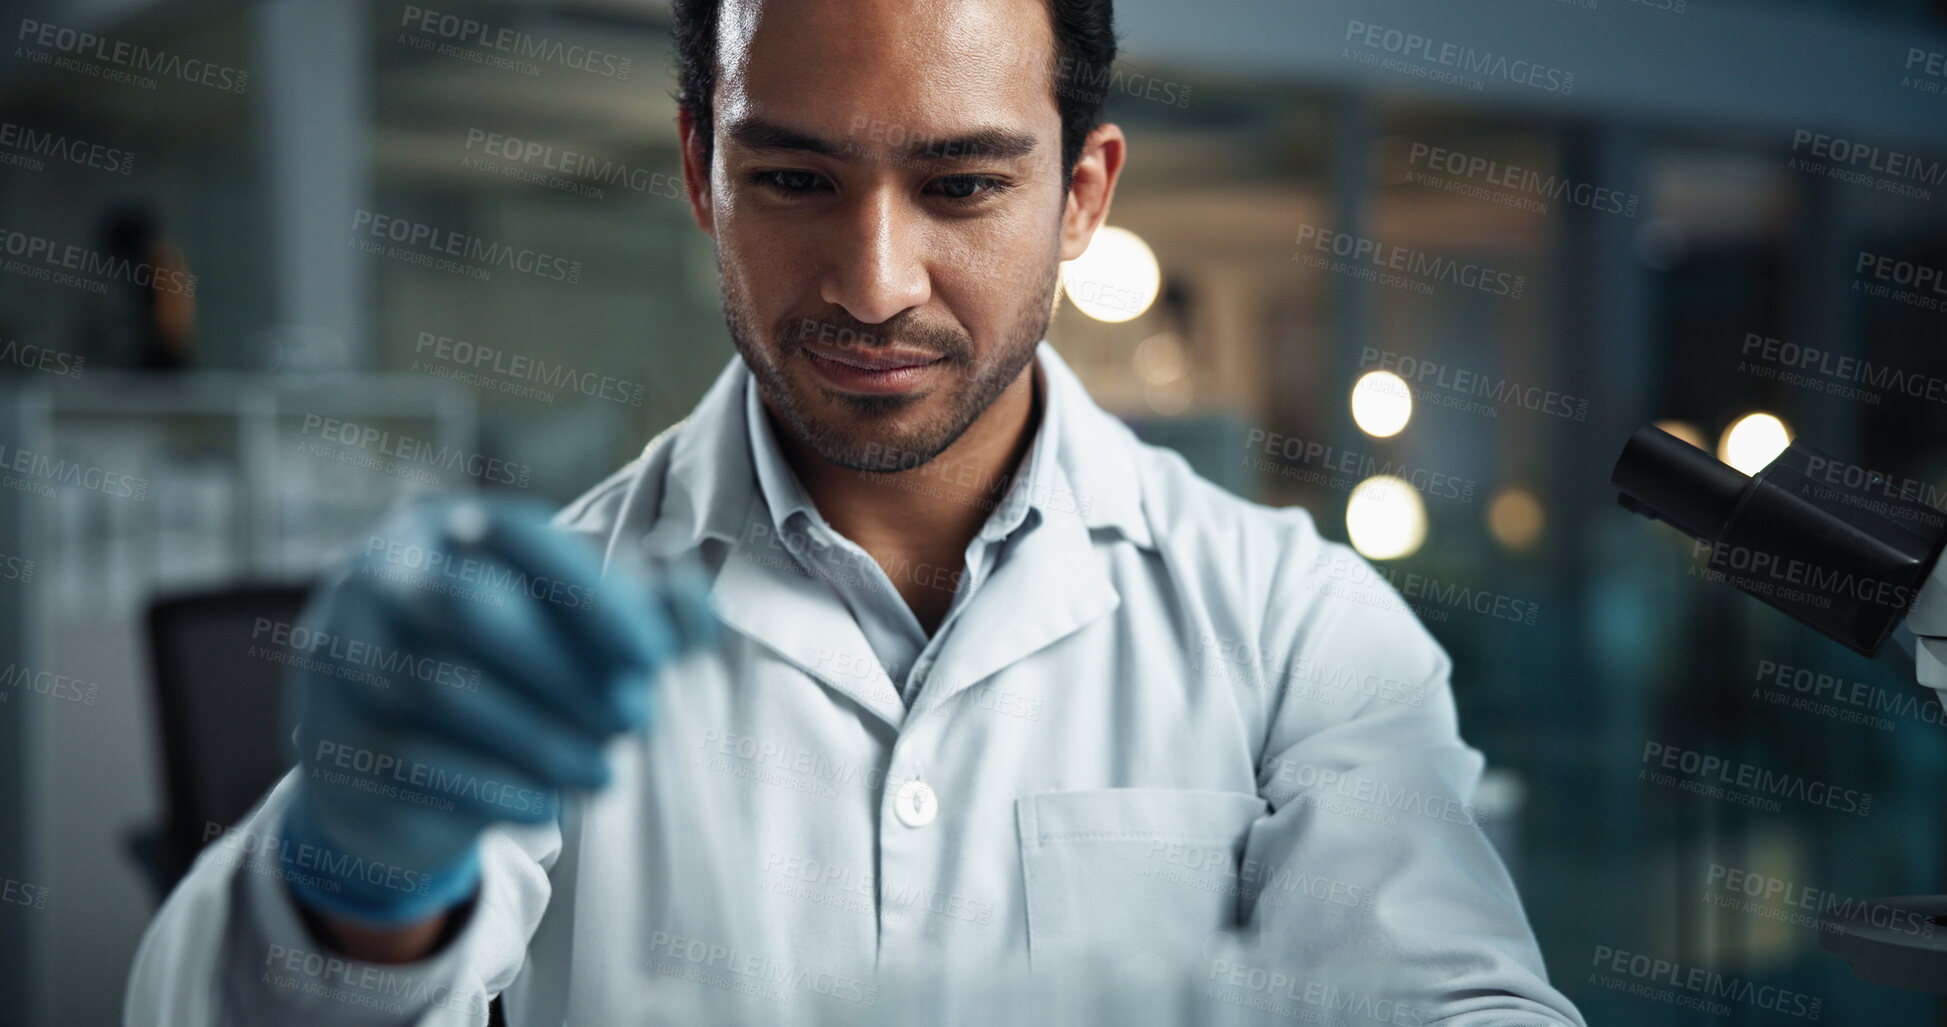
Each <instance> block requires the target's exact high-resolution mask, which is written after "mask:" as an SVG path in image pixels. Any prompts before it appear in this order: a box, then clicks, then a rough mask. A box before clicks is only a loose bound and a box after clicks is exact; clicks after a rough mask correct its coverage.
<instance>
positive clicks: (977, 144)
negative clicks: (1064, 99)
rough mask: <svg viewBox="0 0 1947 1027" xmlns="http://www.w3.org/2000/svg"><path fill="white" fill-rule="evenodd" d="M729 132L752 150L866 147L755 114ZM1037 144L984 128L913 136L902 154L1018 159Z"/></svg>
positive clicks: (830, 151)
mask: <svg viewBox="0 0 1947 1027" xmlns="http://www.w3.org/2000/svg"><path fill="white" fill-rule="evenodd" d="M727 134H728V135H729V136H730V140H731V141H732V142H734V143H736V144H737V145H739V146H742V147H744V148H745V149H748V150H795V151H798V152H801V153H812V154H817V155H818V156H820V157H830V158H832V159H834V160H853V159H856V158H857V157H858V155H859V152H860V151H861V150H862V147H861V146H859V145H858V144H856V143H835V142H831V141H829V140H825V139H820V138H818V137H817V136H814V135H809V134H807V133H804V132H800V131H798V130H796V129H793V128H786V127H785V126H783V125H780V124H777V123H776V122H771V121H765V120H763V119H762V118H754V117H752V118H742V119H739V120H738V121H736V122H735V123H733V124H732V125H731V126H730V128H729V130H728V133H727ZM1036 145H1037V141H1036V139H1035V138H1034V136H1032V135H1029V134H1027V133H1026V132H1014V131H1010V130H1008V129H1004V128H983V129H977V130H975V131H973V132H968V133H966V134H964V135H958V136H954V137H952V138H949V139H909V140H908V141H907V143H906V148H905V151H904V152H903V153H902V154H900V157H901V159H903V160H906V161H951V160H967V159H969V158H973V159H984V160H1018V159H1020V158H1022V157H1026V156H1028V155H1029V154H1031V153H1033V152H1034V150H1035V146H1036Z"/></svg>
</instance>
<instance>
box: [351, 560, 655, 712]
mask: <svg viewBox="0 0 1947 1027" xmlns="http://www.w3.org/2000/svg"><path fill="white" fill-rule="evenodd" d="M542 530H552V529H545V528H543V529H542ZM442 552H443V553H444V554H445V555H446V556H447V557H449V558H450V557H453V556H457V555H459V554H466V556H465V558H466V559H468V560H472V561H474V563H473V564H472V565H470V568H473V570H472V572H471V576H472V577H474V578H475V579H477V580H481V581H484V582H494V581H515V580H518V579H516V577H515V575H516V574H519V573H522V572H520V571H518V570H517V569H515V568H513V567H511V566H510V565H508V564H506V563H503V562H501V560H500V558H499V555H498V554H497V553H495V552H492V551H486V550H481V551H471V550H469V549H466V548H461V547H458V546H455V547H452V548H448V549H443V550H442ZM583 555H584V556H585V555H586V554H583ZM480 568H484V569H480ZM437 584H438V582H437V581H432V580H428V579H425V578H411V577H409V578H406V579H404V580H401V579H400V578H399V577H397V576H386V577H379V576H368V577H367V578H366V579H364V580H363V581H361V582H359V583H357V584H356V585H354V586H353V589H354V590H355V598H345V597H343V596H340V597H339V599H338V600H337V602H338V604H339V606H340V607H341V609H340V610H338V611H335V613H334V616H335V618H336V621H337V624H338V630H340V631H341V632H344V633H347V634H352V633H358V634H362V635H365V636H368V637H372V638H375V639H379V638H383V639H391V640H392V641H394V642H395V643H396V645H395V648H396V649H397V650H399V651H401V652H405V653H413V654H418V655H422V656H423V655H430V654H432V653H435V652H437V653H439V654H441V655H447V654H450V655H451V656H452V657H453V659H454V662H455V663H457V664H460V665H462V666H464V667H466V668H468V669H469V670H473V671H478V672H479V676H480V678H481V679H482V682H483V683H484V682H485V680H486V679H488V678H493V679H495V680H496V681H497V682H499V683H500V684H501V686H502V687H503V688H505V689H508V690H516V691H520V692H523V693H525V694H526V695H528V696H529V697H531V698H532V699H533V700H535V701H537V702H539V703H541V704H544V705H546V706H548V707H549V708H551V709H553V710H555V711H556V712H557V713H558V714H559V715H561V716H564V717H566V718H568V719H569V720H571V721H572V722H574V723H576V724H578V725H580V726H582V727H583V728H585V729H586V730H588V731H591V732H602V733H606V734H615V733H619V732H622V731H627V730H629V729H631V728H633V727H635V726H636V725H637V724H639V723H640V722H641V720H642V717H643V713H644V707H645V705H646V700H645V699H644V697H642V696H640V695H636V694H633V691H632V690H631V689H626V688H617V687H615V686H616V682H615V678H616V676H617V671H618V670H620V669H622V668H619V667H614V666H610V667H592V666H590V664H591V663H593V662H594V661H590V660H588V659H585V658H584V657H582V656H580V655H578V653H577V651H576V646H577V640H576V639H575V638H574V637H572V636H569V635H566V634H565V633H564V632H563V631H562V629H561V628H560V627H559V626H558V625H557V624H556V622H555V621H554V620H553V619H552V618H551V617H549V616H548V615H547V613H546V612H545V611H544V610H543V609H542V607H545V606H548V605H550V600H548V599H545V598H535V597H534V595H533V594H532V593H531V592H530V591H529V590H528V588H527V587H515V588H499V589H494V590H482V591H479V592H472V593H464V594H456V593H455V592H454V591H453V590H449V589H442V588H437V587H431V586H434V585H437ZM573 594H578V595H582V596H585V597H588V598H589V599H593V596H594V593H593V592H590V591H579V592H577V593H573ZM624 666H628V665H624ZM421 691H427V690H425V689H413V690H412V692H413V693H415V694H416V693H418V692H421ZM371 701H372V702H374V703H375V704H376V705H375V707H374V708H378V707H379V706H383V705H384V699H383V697H374V698H372V699H371Z"/></svg>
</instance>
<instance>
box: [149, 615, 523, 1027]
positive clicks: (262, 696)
mask: <svg viewBox="0 0 1947 1027" xmlns="http://www.w3.org/2000/svg"><path fill="white" fill-rule="evenodd" d="M309 594H310V586H309V585H259V586H245V587H230V588H223V589H217V590H212V591H204V592H194V593H187V594H180V595H173V596H166V597H163V598H160V599H157V600H155V601H154V602H153V603H151V604H150V605H149V617H148V635H149V659H150V665H151V668H152V670H153V673H154V677H155V697H156V716H157V721H158V726H159V727H160V729H161V734H162V761H163V779H164V784H165V789H166V793H167V800H166V801H167V808H166V810H165V811H164V814H163V820H162V823H161V824H160V825H159V826H157V827H154V828H149V829H147V830H142V831H138V832H136V833H135V834H134V835H132V836H131V837H130V839H129V848H130V850H131V851H132V852H133V853H134V855H135V858H136V860H137V861H138V862H139V863H141V864H142V867H143V869H144V870H145V871H147V873H148V875H149V882H150V884H151V885H153V886H154V887H155V891H156V901H158V902H160V901H161V900H162V899H164V898H166V897H168V895H169V892H170V890H171V889H173V888H175V886H176V884H177V882H179V881H181V880H182V879H183V876H184V875H186V874H188V873H189V867H190V864H192V863H194V862H195V861H196V854H197V853H199V852H201V851H203V847H204V845H205V844H206V843H205V841H204V838H205V837H206V836H210V835H212V833H213V830H214V829H213V828H212V827H211V825H221V826H222V827H229V826H230V825H232V824H235V823H236V822H237V821H239V820H242V819H243V815H244V814H245V813H248V812H250V808H251V807H252V806H255V805H256V804H257V800H258V799H261V798H263V795H264V793H265V792H267V791H269V790H270V787H271V786H272V785H274V784H276V783H277V779H278V778H280V777H283V776H284V772H285V771H287V770H289V769H290V767H291V764H292V763H293V762H295V760H294V755H295V754H294V753H292V751H291V743H290V740H289V738H288V736H287V733H286V731H285V727H284V706H283V703H284V665H283V664H282V663H278V662H276V661H274V660H269V659H265V658H263V657H262V656H259V655H256V654H253V653H252V652H251V648H252V647H253V646H256V647H259V648H263V649H270V650H272V651H275V650H276V649H277V648H278V646H277V643H276V642H274V641H273V640H271V639H270V638H268V637H267V633H266V632H261V631H258V630H257V629H258V626H259V625H258V622H259V620H260V619H262V620H265V621H268V622H270V623H273V624H274V623H278V622H282V623H285V624H292V623H295V622H296V621H297V615H298V611H300V610H301V609H303V607H304V600H305V598H306V597H307V596H308V595H309ZM211 840H214V838H212V839H211ZM487 1022H488V1024H489V1027H502V1025H504V1024H505V1023H506V1020H505V1019H504V1014H503V1013H502V1012H501V1005H500V999H499V998H498V997H496V998H495V999H494V1000H493V1004H492V1006H491V1007H490V1009H489V1016H488V1021H487Z"/></svg>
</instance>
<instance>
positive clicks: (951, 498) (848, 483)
mask: <svg viewBox="0 0 1947 1027" xmlns="http://www.w3.org/2000/svg"><path fill="white" fill-rule="evenodd" d="M1040 364H1041V362H1040V361H1039V360H1030V361H1028V365H1027V366H1026V367H1025V368H1022V370H1021V375H1020V377H1018V378H1016V379H1015V380H1014V381H1013V382H1012V383H1011V384H1009V385H1008V387H1007V388H1006V389H1004V390H1002V392H1001V394H1000V396H999V398H997V399H995V400H994V402H993V403H992V404H990V405H989V406H988V407H987V409H986V410H985V411H983V412H982V413H981V415H980V416H979V417H978V418H976V419H975V420H974V423H973V424H971V425H969V426H968V427H967V430H966V431H965V432H963V433H962V434H961V435H960V437H959V438H958V439H955V440H954V442H953V444H952V445H950V446H948V447H947V448H946V449H944V450H942V451H941V452H940V454H939V455H938V456H936V457H934V458H933V459H932V460H931V461H930V462H928V463H926V464H923V465H921V466H919V467H915V468H911V469H909V470H904V471H894V472H890V473H883V474H882V473H875V472H870V471H854V470H851V469H850V468H846V467H840V466H839V465H837V464H834V463H832V462H830V461H828V460H826V459H825V458H823V457H821V456H819V455H818V454H817V453H816V452H814V451H812V449H811V448H810V447H809V446H807V445H806V444H805V443H804V441H803V440H802V439H800V438H798V437H797V435H796V433H794V432H792V431H790V430H789V429H788V428H784V427H782V426H781V422H780V420H779V419H778V418H777V416H776V415H775V413H774V412H773V411H771V409H770V404H769V402H768V401H767V402H766V403H765V414H766V416H768V417H770V418H771V426H772V431H773V432H774V433H775V434H776V436H777V439H778V442H779V446H780V448H781V449H782V450H783V452H784V458H785V461H786V462H787V463H789V464H790V465H791V469H792V471H794V472H795V473H796V474H797V476H798V481H799V482H800V483H802V484H803V486H804V489H805V493H806V495H808V496H809V497H810V498H811V501H812V503H813V504H814V505H816V506H817V507H818V512H819V513H820V514H822V515H823V516H824V518H825V520H826V521H827V522H829V523H830V524H831V526H832V527H833V528H834V529H836V530H837V531H838V533H839V534H841V535H844V536H845V537H846V538H849V539H851V540H852V541H854V542H856V543H858V544H859V547H860V548H862V549H864V550H865V551H866V552H868V553H870V554H872V555H873V556H874V557H875V558H879V559H882V560H883V559H885V557H886V556H887V555H894V556H908V557H913V558H916V559H923V560H927V561H929V562H931V563H932V564H933V565H934V566H951V567H959V566H960V564H961V557H962V554H964V553H965V552H966V549H967V543H969V542H971V541H973V537H974V536H975V535H977V534H979V532H980V528H981V525H982V524H985V523H986V521H987V515H988V514H989V513H990V512H991V511H992V510H993V508H994V506H995V504H997V503H999V502H1000V499H1001V497H1002V496H1003V495H1005V494H1006V491H1007V486H1008V485H1009V484H1010V482H1011V481H1012V478H1013V475H1014V473H1015V471H1016V469H1017V468H1019V467H1020V466H1021V465H1022V463H1023V462H1024V460H1025V457H1026V454H1027V450H1028V447H1029V446H1030V445H1031V444H1032V443H1033V440H1034V432H1035V428H1036V427H1037V426H1038V425H1039V424H1040V421H1041V402H1042V400H1041V393H1042V390H1043V388H1044V386H1043V384H1042V381H1041V367H1040Z"/></svg>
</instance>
